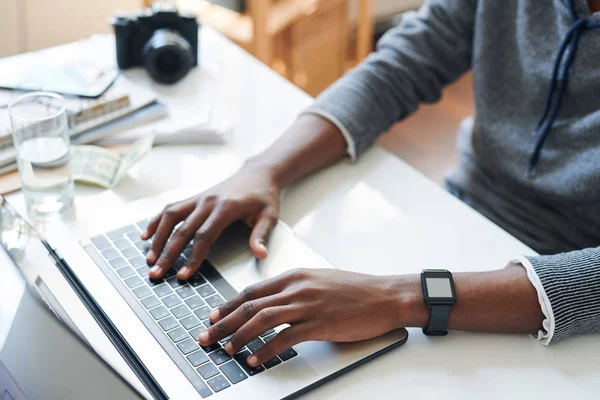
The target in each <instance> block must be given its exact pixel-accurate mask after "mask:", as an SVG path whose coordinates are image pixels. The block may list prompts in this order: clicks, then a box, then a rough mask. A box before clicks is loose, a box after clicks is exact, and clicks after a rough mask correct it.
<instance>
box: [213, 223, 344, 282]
mask: <svg viewBox="0 0 600 400" xmlns="http://www.w3.org/2000/svg"><path fill="white" fill-rule="evenodd" d="M250 233H251V230H250V228H248V226H246V225H245V224H243V223H236V224H234V225H232V226H231V227H229V228H228V229H227V230H226V231H225V232H224V233H223V235H222V236H221V237H220V238H219V240H218V241H217V243H216V244H215V246H214V247H213V248H212V250H211V252H210V254H209V256H208V258H209V260H210V261H211V262H212V263H213V264H214V265H215V266H216V267H217V268H218V269H219V270H220V272H221V273H222V274H223V276H224V277H225V278H226V279H227V280H228V281H229V283H230V284H231V285H232V286H233V287H234V288H235V289H236V290H237V291H238V292H239V291H241V290H242V289H244V288H245V287H246V286H248V285H251V284H253V283H257V282H260V281H262V280H265V279H268V278H272V277H274V276H277V275H280V274H282V273H284V272H286V271H289V270H292V269H296V268H333V267H332V266H331V264H329V262H327V260H325V259H324V258H323V257H321V256H320V255H318V254H317V253H315V252H314V251H313V250H312V249H311V248H310V247H308V246H307V245H306V244H305V243H304V242H303V241H302V240H301V239H300V238H298V237H297V236H296V235H295V234H294V233H293V231H292V230H291V229H290V228H289V227H288V226H287V225H285V224H284V223H283V222H281V221H280V222H278V224H277V226H276V227H275V229H274V230H273V233H272V234H271V237H270V238H269V243H268V245H267V248H268V251H269V255H268V257H267V258H266V259H265V260H261V261H259V260H257V259H256V258H255V257H254V255H253V254H252V252H251V251H250V245H249V239H250Z"/></svg>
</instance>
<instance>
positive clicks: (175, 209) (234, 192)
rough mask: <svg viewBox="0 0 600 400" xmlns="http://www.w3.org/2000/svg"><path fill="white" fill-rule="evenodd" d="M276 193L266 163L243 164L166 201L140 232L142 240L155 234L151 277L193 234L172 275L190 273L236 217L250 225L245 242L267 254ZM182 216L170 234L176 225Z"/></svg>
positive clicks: (150, 255) (275, 212)
mask: <svg viewBox="0 0 600 400" xmlns="http://www.w3.org/2000/svg"><path fill="white" fill-rule="evenodd" d="M280 193H281V188H280V185H279V184H278V183H277V182H276V179H275V177H274V176H273V174H272V173H271V171H270V170H269V169H268V168H260V167H253V166H250V165H248V164H247V165H246V166H244V168H242V169H241V170H240V171H239V172H238V173H236V174H235V175H233V176H232V177H231V178H229V179H227V180H226V181H224V182H222V183H220V184H218V185H217V186H215V187H213V188H211V189H209V190H207V191H206V192H204V193H202V194H200V195H198V196H195V197H192V198H190V199H187V200H183V201H180V202H177V203H173V204H169V205H167V206H166V207H165V208H164V209H163V210H162V211H161V212H160V213H159V214H158V215H157V216H155V217H154V218H152V220H151V221H150V223H149V224H148V227H147V229H146V231H145V232H143V233H142V239H144V240H148V239H150V238H151V237H154V240H153V241H152V245H151V247H150V250H149V251H148V254H147V256H146V260H147V262H148V265H153V267H152V269H151V270H150V273H149V275H150V277H151V278H152V279H159V278H161V277H162V276H163V275H164V274H165V273H166V272H167V271H168V270H169V268H171V266H172V265H173V263H174V262H175V260H177V258H178V257H179V255H180V254H181V252H182V251H183V250H184V248H185V246H186V245H187V244H188V243H189V242H190V240H192V239H193V240H194V245H193V248H192V252H191V254H190V256H189V257H188V259H187V260H186V262H185V264H184V266H183V267H182V268H181V269H180V270H179V272H178V273H177V278H179V279H181V280H187V279H189V278H190V277H191V276H192V275H193V274H194V273H195V272H196V271H197V270H198V268H199V267H200V264H201V263H202V261H203V260H204V258H206V255H207V254H208V251H209V250H210V247H211V246H212V245H213V244H214V242H215V241H216V240H217V238H218V237H219V236H220V235H221V233H222V232H223V230H224V229H225V228H227V227H228V226H229V225H231V224H232V223H234V222H236V221H238V220H241V221H243V222H245V223H246V224H247V225H248V226H249V227H250V228H252V234H251V236H250V248H251V250H252V252H253V253H254V255H255V256H256V257H258V258H259V259H264V258H266V257H267V247H266V245H267V240H268V237H269V234H270V233H271V230H272V229H273V227H274V226H275V224H276V223H277V217H278V215H279V202H280ZM182 221H183V223H182V224H181V225H180V226H179V227H178V228H177V230H175V232H174V233H173V236H172V237H171V239H170V240H169V236H170V235H171V232H173V229H174V228H175V225H177V224H178V223H180V222H182Z"/></svg>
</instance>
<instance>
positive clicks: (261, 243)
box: [258, 242, 269, 254]
mask: <svg viewBox="0 0 600 400" xmlns="http://www.w3.org/2000/svg"><path fill="white" fill-rule="evenodd" d="M258 247H260V248H261V249H262V250H263V251H264V252H265V254H269V251H268V250H267V246H265V244H264V243H263V242H260V243H259V244H258Z"/></svg>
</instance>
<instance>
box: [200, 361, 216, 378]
mask: <svg viewBox="0 0 600 400" xmlns="http://www.w3.org/2000/svg"><path fill="white" fill-rule="evenodd" d="M196 371H198V373H199V374H200V376H201V377H203V378H204V379H209V378H212V377H213V376H215V375H217V374H218V373H219V369H218V368H217V367H216V366H215V364H213V363H208V364H204V365H203V366H201V367H198V368H196Z"/></svg>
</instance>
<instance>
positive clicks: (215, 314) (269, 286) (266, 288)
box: [209, 275, 286, 324]
mask: <svg viewBox="0 0 600 400" xmlns="http://www.w3.org/2000/svg"><path fill="white" fill-rule="evenodd" d="M285 283H286V282H285V279H284V277H283V276H282V275H280V276H276V277H274V278H270V279H265V280H264V281H262V282H259V283H256V284H254V285H250V286H248V287H246V288H245V289H244V290H242V292H241V293H239V294H238V295H237V296H235V297H234V298H233V299H231V300H229V301H228V302H226V303H225V304H223V305H222V306H220V307H219V308H217V309H214V310H213V311H212V312H211V313H210V316H209V318H210V321H211V322H212V323H213V324H216V323H217V321H219V320H221V319H223V318H225V317H227V316H228V315H229V314H231V313H232V312H234V311H236V310H237V309H238V308H240V306H241V305H242V304H244V303H246V302H250V301H252V300H256V299H260V298H263V297H267V296H271V295H274V294H276V293H279V292H281V291H282V290H283V288H284V287H285Z"/></svg>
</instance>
